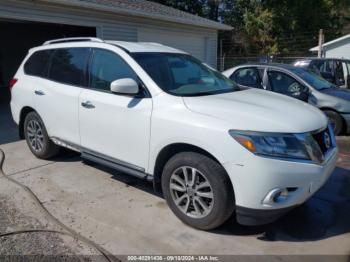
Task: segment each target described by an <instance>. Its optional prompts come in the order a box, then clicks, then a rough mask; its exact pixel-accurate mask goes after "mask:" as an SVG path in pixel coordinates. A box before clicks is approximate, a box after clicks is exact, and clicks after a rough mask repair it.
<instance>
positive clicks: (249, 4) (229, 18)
mask: <svg viewBox="0 0 350 262" xmlns="http://www.w3.org/2000/svg"><path fill="white" fill-rule="evenodd" d="M154 1H155V2H159V3H161V4H165V5H168V6H172V7H174V8H178V9H180V10H183V11H186V12H190V13H192V14H197V15H200V16H203V17H206V18H209V19H212V20H216V21H220V22H223V23H226V24H229V25H231V26H232V27H233V31H232V32H223V33H221V34H220V36H221V37H224V38H225V42H226V43H227V42H230V44H229V45H227V47H226V48H225V49H226V50H225V51H226V52H228V53H230V51H231V52H236V51H237V50H236V49H235V48H232V46H233V45H234V44H235V43H236V44H237V43H239V44H240V45H242V46H243V47H244V48H243V50H244V51H243V52H246V53H255V54H287V53H288V54H289V55H304V54H306V53H307V50H308V49H309V48H311V47H313V46H314V45H317V40H318V31H319V29H321V28H322V29H324V32H325V38H326V41H329V40H332V39H334V38H336V37H339V36H340V35H341V34H342V29H343V27H344V25H345V24H346V23H350V15H349V14H350V0H154ZM229 47H231V48H229ZM241 50H242V49H241ZM240 52H242V51H240Z"/></svg>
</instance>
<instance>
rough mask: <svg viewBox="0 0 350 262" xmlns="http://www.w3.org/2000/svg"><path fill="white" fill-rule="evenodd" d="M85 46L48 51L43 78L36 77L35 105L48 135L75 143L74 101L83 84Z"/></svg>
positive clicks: (75, 109)
mask: <svg viewBox="0 0 350 262" xmlns="http://www.w3.org/2000/svg"><path fill="white" fill-rule="evenodd" d="M89 52H90V49H89V48H60V49H55V50H54V51H53V54H52V55H51V59H50V62H49V66H48V72H47V75H46V77H45V78H38V81H37V85H36V87H35V90H34V100H35V107H36V110H37V111H38V113H39V115H40V116H41V118H42V119H43V121H44V123H45V126H46V128H47V130H48V134H49V136H50V137H56V138H59V139H61V140H64V141H67V142H70V143H73V144H76V145H79V144H80V137H79V117H78V101H79V94H80V92H81V90H82V87H83V86H85V85H86V69H87V62H88V57H89Z"/></svg>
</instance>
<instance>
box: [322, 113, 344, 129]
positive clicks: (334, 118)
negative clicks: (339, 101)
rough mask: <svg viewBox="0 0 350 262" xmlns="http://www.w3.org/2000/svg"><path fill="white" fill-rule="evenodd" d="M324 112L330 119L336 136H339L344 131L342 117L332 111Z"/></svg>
mask: <svg viewBox="0 0 350 262" xmlns="http://www.w3.org/2000/svg"><path fill="white" fill-rule="evenodd" d="M323 112H324V113H325V115H326V116H327V117H328V119H329V121H330V123H331V125H332V127H333V131H334V134H335V135H339V134H340V133H341V132H342V130H343V119H342V118H341V116H340V115H339V114H338V113H337V112H335V111H331V110H324V111H323Z"/></svg>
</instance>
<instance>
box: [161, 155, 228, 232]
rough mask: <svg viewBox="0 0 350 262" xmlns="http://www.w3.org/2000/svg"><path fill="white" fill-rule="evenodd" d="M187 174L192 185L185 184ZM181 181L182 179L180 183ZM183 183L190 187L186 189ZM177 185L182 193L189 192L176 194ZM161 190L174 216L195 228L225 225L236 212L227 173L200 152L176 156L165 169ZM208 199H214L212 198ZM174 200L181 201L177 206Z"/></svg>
mask: <svg viewBox="0 0 350 262" xmlns="http://www.w3.org/2000/svg"><path fill="white" fill-rule="evenodd" d="M184 170H186V171H184ZM193 170H195V172H194V173H195V174H196V175H195V177H196V183H194V185H193V183H191V182H192V181H191V180H192V174H193ZM185 172H186V173H187V176H188V178H189V179H188V182H189V183H186V179H185ZM178 178H181V179H182V180H180V182H181V183H179V179H178ZM205 181H207V182H208V183H209V187H208V186H206V185H207V184H206V182H205ZM184 184H189V185H190V186H189V187H185V186H184ZM174 185H175V186H176V189H174ZM191 185H193V186H191ZM178 186H179V187H180V189H181V190H182V191H183V190H184V188H185V190H186V191H185V192H180V191H177V189H179V187H178ZM203 186H204V187H203ZM196 188H197V189H196ZM162 190H163V195H164V197H165V199H166V201H167V203H168V205H169V207H170V209H171V210H172V211H173V212H174V213H175V215H176V216H177V217H178V218H179V219H180V220H181V221H182V222H184V223H185V224H188V225H190V226H192V227H194V228H198V229H202V230H210V229H214V228H216V227H218V226H220V225H222V224H223V223H224V222H225V221H226V220H227V219H228V218H229V217H230V216H231V215H232V213H233V211H234V207H235V200H234V193H233V189H232V184H231V181H230V179H229V177H228V175H227V174H226V171H225V170H224V168H223V167H222V166H221V165H220V164H218V163H217V162H216V161H214V160H212V159H211V158H209V157H207V156H205V155H202V154H199V153H195V152H183V153H178V154H176V155H174V156H173V157H172V158H171V159H170V160H169V161H168V162H167V163H166V165H165V167H164V169H163V174H162ZM198 194H200V196H199V195H198ZM203 194H204V195H205V197H203ZM186 195H187V196H186ZM207 196H212V198H208V197H207ZM180 198H182V200H181V199H180ZM199 199H201V200H199ZM175 200H178V201H179V204H176V202H175ZM187 201H189V204H188V203H187ZM200 202H201V203H204V204H205V205H206V207H207V208H208V209H207V210H205V209H204V208H203V206H202V205H201V204H200ZM186 207H187V210H186ZM185 210H186V211H185Z"/></svg>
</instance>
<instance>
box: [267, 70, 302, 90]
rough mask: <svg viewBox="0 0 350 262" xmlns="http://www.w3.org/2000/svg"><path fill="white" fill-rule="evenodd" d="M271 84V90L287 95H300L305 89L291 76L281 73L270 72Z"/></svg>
mask: <svg viewBox="0 0 350 262" xmlns="http://www.w3.org/2000/svg"><path fill="white" fill-rule="evenodd" d="M268 76H269V83H270V86H271V90H272V91H274V92H277V93H281V94H286V95H293V96H297V95H299V94H300V93H301V92H302V91H303V90H304V89H305V88H304V87H303V86H302V85H301V84H300V83H299V82H298V81H296V80H295V79H294V78H292V77H291V76H289V75H287V74H285V73H282V72H279V71H269V72H268Z"/></svg>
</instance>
